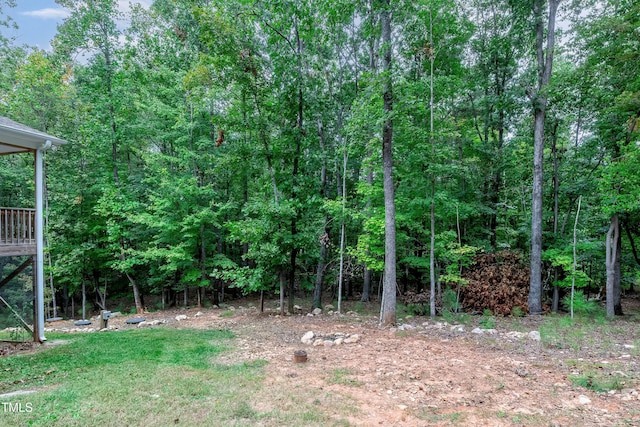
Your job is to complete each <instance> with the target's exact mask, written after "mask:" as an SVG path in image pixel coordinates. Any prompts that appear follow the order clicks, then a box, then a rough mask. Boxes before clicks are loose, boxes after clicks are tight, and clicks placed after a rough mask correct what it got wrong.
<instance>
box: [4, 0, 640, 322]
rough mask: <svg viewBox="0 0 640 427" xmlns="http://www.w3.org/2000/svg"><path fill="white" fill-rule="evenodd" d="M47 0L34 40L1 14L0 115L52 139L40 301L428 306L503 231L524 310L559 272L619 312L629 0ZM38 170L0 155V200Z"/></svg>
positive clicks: (639, 7) (24, 195)
mask: <svg viewBox="0 0 640 427" xmlns="http://www.w3.org/2000/svg"><path fill="white" fill-rule="evenodd" d="M0 3H1V4H2V5H1V6H0V7H1V9H0V15H1V16H0V21H2V23H3V24H4V27H2V30H5V29H6V27H8V26H10V25H12V21H11V19H10V17H11V12H12V10H11V3H12V2H11V1H8V0H2V1H0ZM57 3H59V5H60V6H63V7H65V8H66V9H67V10H68V11H69V16H68V17H67V18H66V19H65V20H64V22H63V23H62V24H61V25H60V26H59V27H58V32H57V34H56V36H55V38H54V39H53V40H52V41H51V46H52V48H51V49H50V50H47V51H43V50H38V49H36V48H33V47H29V46H23V45H19V44H17V43H16V42H15V41H14V40H12V39H10V38H9V37H8V36H7V35H6V34H7V33H6V31H5V32H4V34H5V36H3V37H2V38H0V56H1V59H0V61H1V63H2V67H1V69H0V116H6V117H8V118H10V119H12V120H15V121H19V122H21V123H24V124H25V125H28V126H31V127H33V128H36V129H39V130H42V131H45V132H47V133H49V134H52V135H55V136H58V137H60V138H64V139H65V140H67V141H68V144H66V145H65V146H63V147H62V148H60V149H59V150H57V151H56V152H49V153H47V155H46V174H47V189H46V190H47V212H46V218H47V225H46V239H47V242H48V253H47V256H48V260H47V263H46V264H47V267H48V268H49V273H50V274H51V277H52V283H54V286H55V289H56V294H57V296H58V305H61V306H63V307H67V306H68V304H69V299H70V297H71V296H72V295H76V296H78V295H79V292H80V289H82V287H83V286H84V287H85V288H86V290H87V292H88V293H89V294H90V295H91V296H90V298H91V300H94V299H95V301H96V302H97V304H98V305H102V306H104V305H105V303H106V302H105V298H106V297H107V296H109V295H125V294H126V295H132V296H133V301H134V302H135V305H136V308H137V310H138V311H139V312H142V310H144V309H145V297H146V298H150V297H151V296H155V297H156V298H157V299H156V300H158V299H159V298H160V297H161V298H162V300H163V302H166V304H170V303H175V304H182V303H185V304H186V303H188V301H190V302H189V303H194V302H195V303H197V304H199V305H203V304H205V303H208V304H211V303H218V302H219V300H220V298H221V297H223V296H224V294H225V292H227V293H228V292H238V293H240V292H243V293H252V292H259V291H264V292H267V293H269V294H272V295H273V294H279V295H281V296H282V297H285V296H288V297H289V301H288V308H289V311H290V312H293V298H291V297H292V296H293V295H294V294H296V293H297V294H298V295H302V294H304V295H307V296H308V297H309V298H310V299H311V298H313V305H314V306H321V305H322V304H323V303H324V302H326V301H322V298H323V297H324V298H325V299H326V298H328V295H329V293H331V297H332V298H338V297H340V298H343V297H348V298H359V299H361V300H362V301H369V300H370V299H376V300H377V301H380V300H382V317H381V319H382V321H383V322H384V323H393V322H394V321H395V307H396V297H397V295H400V294H401V293H402V294H405V293H407V292H413V293H416V294H419V293H425V294H426V295H428V297H429V298H428V301H429V303H428V306H429V307H428V308H429V309H428V310H427V311H428V312H429V313H431V314H432V315H435V314H436V312H437V311H438V310H439V309H440V307H441V304H442V301H443V295H442V294H443V293H446V292H447V290H454V292H456V291H457V290H458V289H459V287H460V286H462V287H464V286H465V285H466V283H467V279H465V271H466V270H467V269H468V268H469V266H470V265H471V263H472V262H473V259H474V257H476V256H478V255H480V254H482V253H488V254H491V253H503V254H505V255H504V256H507V257H513V256H514V255H513V254H516V255H518V256H519V259H520V260H521V263H522V265H521V268H522V269H523V270H526V271H530V272H531V274H530V276H529V277H530V280H529V282H528V283H526V286H527V294H528V301H527V305H526V306H525V307H524V309H526V310H527V311H528V312H529V313H540V312H543V311H547V310H557V309H561V308H563V306H562V302H561V300H562V297H563V295H566V294H567V292H568V289H570V288H571V287H572V286H574V287H575V288H576V289H577V290H580V289H583V290H584V289H590V290H591V291H592V292H595V293H597V292H599V291H600V290H603V291H602V292H603V296H604V295H605V294H606V301H607V304H606V307H607V314H608V315H609V316H614V315H616V314H621V313H622V308H623V307H622V305H621V293H622V292H623V291H625V290H627V291H629V290H633V287H634V286H635V285H636V281H638V280H640V258H639V255H638V249H637V247H636V246H637V240H638V239H640V203H639V200H640V187H639V186H638V183H639V182H640V167H639V166H640V146H639V141H640V124H639V123H638V118H639V117H640V33H639V31H640V2H638V1H633V0H615V1H614V0H601V1H589V0H571V1H570V0H564V1H562V0H549V1H545V0H527V1H511V0H417V1H404V0H355V1H351V0H350V1H346V0H321V1H311V0H278V1H264V0H216V1H212V0H155V1H153V3H152V4H151V5H150V7H148V8H145V7H142V6H140V5H133V6H132V7H131V9H130V11H129V12H127V13H126V14H124V13H123V12H121V11H120V9H118V3H119V2H117V1H116V0H85V1H75V0H57ZM32 185H33V165H32V161H31V157H30V156H26V155H25V156H21V155H12V156H0V206H15V207H19V206H22V207H31V206H32V205H33V191H34V190H33V188H32ZM49 273H48V274H49ZM527 274H528V273H527ZM604 290H606V292H605V291H604ZM286 308H287V304H283V305H282V310H285V309H286Z"/></svg>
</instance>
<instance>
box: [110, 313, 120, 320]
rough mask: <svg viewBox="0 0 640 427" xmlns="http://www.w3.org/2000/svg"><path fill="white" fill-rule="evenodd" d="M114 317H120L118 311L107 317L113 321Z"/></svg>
mask: <svg viewBox="0 0 640 427" xmlns="http://www.w3.org/2000/svg"><path fill="white" fill-rule="evenodd" d="M116 317H122V313H121V312H119V311H113V312H111V315H110V316H109V318H110V319H115V318H116Z"/></svg>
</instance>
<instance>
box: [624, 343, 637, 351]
mask: <svg viewBox="0 0 640 427" xmlns="http://www.w3.org/2000/svg"><path fill="white" fill-rule="evenodd" d="M624 348H628V349H629V350H632V349H634V348H636V346H635V345H632V344H625V345H624Z"/></svg>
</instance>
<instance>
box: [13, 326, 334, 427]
mask: <svg viewBox="0 0 640 427" xmlns="http://www.w3.org/2000/svg"><path fill="white" fill-rule="evenodd" d="M233 337H234V336H233V334H232V333H230V332H228V331H220V330H175V329H164V328H157V329H136V330H131V331H121V332H104V333H102V332H100V333H87V334H53V333H52V334H49V336H48V338H49V340H50V341H52V340H55V339H65V340H69V341H70V342H69V343H67V344H61V345H58V346H55V347H51V348H47V349H43V350H42V351H39V352H37V353H33V354H25V355H16V356H11V357H7V358H0V393H7V392H12V391H17V390H36V392H35V393H32V394H24V395H16V396H11V397H3V398H2V399H0V400H2V401H10V402H11V403H13V404H14V405H15V404H21V405H22V407H23V408H25V407H27V406H26V405H27V404H29V407H31V408H32V410H31V411H30V412H15V413H14V412H4V413H3V414H2V415H1V417H2V425H3V426H18V425H20V426H22V425H46V426H65V427H71V426H85V425H88V424H89V423H90V424H92V425H108V426H112V425H128V426H142V425H144V426H168V425H187V426H190V425H237V426H241V425H246V426H250V425H255V424H264V425H332V424H335V422H336V421H335V418H333V417H334V416H335V415H333V414H332V415H329V414H326V413H325V412H323V411H322V409H321V408H316V407H314V406H313V405H312V404H310V403H309V404H307V403H305V402H303V403H301V404H299V405H296V406H294V407H291V408H289V409H288V410H287V411H284V410H283V409H282V408H279V409H269V408H264V406H263V407H262V410H260V409H258V408H257V407H256V404H258V403H259V402H260V401H261V400H260V399H257V398H256V396H259V395H260V393H262V394H265V393H267V395H268V396H269V397H270V398H273V399H274V400H277V393H273V392H272V391H267V392H265V391H264V390H263V381H262V380H263V378H264V372H263V367H264V366H265V364H266V363H267V362H265V361H256V362H251V363H249V362H244V363H238V364H234V365H222V364H216V357H217V356H218V355H219V354H220V353H222V352H224V351H225V350H226V349H228V348H229V345H230V342H231V341H230V340H231V339H232V338H233ZM289 398H290V396H284V397H282V399H289ZM268 399H269V398H266V399H265V400H268Z"/></svg>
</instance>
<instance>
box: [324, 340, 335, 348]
mask: <svg viewBox="0 0 640 427" xmlns="http://www.w3.org/2000/svg"><path fill="white" fill-rule="evenodd" d="M322 344H323V345H324V346H325V347H333V341H332V340H324V341H323V343H322Z"/></svg>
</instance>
